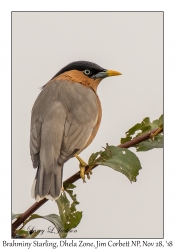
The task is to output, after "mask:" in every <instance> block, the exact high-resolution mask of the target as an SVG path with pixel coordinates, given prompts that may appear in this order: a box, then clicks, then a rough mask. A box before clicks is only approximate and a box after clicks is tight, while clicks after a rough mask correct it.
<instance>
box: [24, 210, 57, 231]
mask: <svg viewBox="0 0 175 250" xmlns="http://www.w3.org/2000/svg"><path fill="white" fill-rule="evenodd" d="M34 219H45V220H48V221H50V222H51V223H52V224H53V225H54V226H55V227H56V229H57V231H58V230H59V229H60V228H61V227H62V224H61V221H60V217H59V216H58V215H57V214H49V215H45V216H41V215H38V214H32V215H31V216H30V217H29V219H27V220H26V221H25V222H24V225H23V226H25V225H26V224H27V223H28V222H29V221H31V220H34Z"/></svg>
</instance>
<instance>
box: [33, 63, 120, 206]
mask: <svg viewBox="0 0 175 250" xmlns="http://www.w3.org/2000/svg"><path fill="white" fill-rule="evenodd" d="M117 75H121V73H119V72H117V71H113V70H106V69H104V68H102V67H100V66H99V65H97V64H95V63H92V62H87V61H77V62H73V63H70V64H68V65H67V66H65V67H64V68H62V69H61V70H60V71H59V72H58V73H57V74H56V75H55V76H54V77H53V78H52V79H51V80H50V81H49V82H48V83H47V84H45V85H44V86H43V87H42V90H41V92H40V94H39V95H38V97H37V99H36V101H35V103H34V105H33V108H32V116H31V130H30V154H31V159H32V162H33V167H34V168H37V173H36V177H35V180H34V183H33V186H32V197H33V198H35V199H36V201H40V200H41V199H43V198H44V197H46V198H47V199H50V200H55V199H57V198H58V197H59V196H60V194H61V191H62V175H63V165H64V163H65V162H66V161H68V160H69V159H70V158H71V157H76V158H77V159H78V160H79V162H80V175H81V177H82V179H83V180H85V173H84V169H85V166H86V165H87V164H86V163H85V162H84V161H83V160H82V159H81V158H80V157H79V155H78V154H79V153H80V152H81V151H82V150H84V149H85V148H86V147H87V146H88V145H89V144H90V143H91V142H92V141H93V139H94V137H95V136H96V134H97V131H98V128H99V125H100V121H101V116H102V110H101V105H100V100H99V97H98V95H97V92H96V91H97V87H98V84H99V83H100V82H101V80H103V79H104V78H105V77H108V76H117Z"/></svg>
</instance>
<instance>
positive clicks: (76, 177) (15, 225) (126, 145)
mask: <svg viewBox="0 0 175 250" xmlns="http://www.w3.org/2000/svg"><path fill="white" fill-rule="evenodd" d="M155 132H158V133H161V132H162V131H159V128H158V129H154V130H152V131H150V132H148V133H146V134H144V135H141V136H138V137H136V138H134V139H133V140H131V141H128V142H125V143H123V144H120V145H118V146H117V147H120V148H129V147H133V146H135V145H137V144H138V143H140V142H142V141H145V140H147V139H149V138H150V137H151V136H152V135H153V134H155ZM158 133H156V134H158ZM97 166H98V165H95V166H93V168H92V169H94V168H96V167H97ZM88 168H89V167H88V166H86V169H85V171H87V170H88ZM79 179H80V171H79V172H77V173H76V174H74V175H72V176H71V177H70V178H68V179H67V180H65V181H64V182H63V185H64V184H70V183H74V182H76V181H77V180H79ZM47 201H48V199H46V198H44V199H43V200H41V201H39V202H35V203H34V204H33V205H32V206H31V207H30V208H29V209H28V210H27V211H25V212H24V213H23V214H22V215H21V216H20V217H19V218H18V219H17V220H16V221H15V222H14V223H13V224H12V237H15V235H16V234H15V230H16V229H17V228H18V227H19V226H20V225H21V224H22V223H23V222H24V221H25V220H26V219H27V218H28V217H29V216H30V215H31V214H33V213H34V212H35V211H36V210H37V209H38V208H39V207H41V206H42V205H43V204H44V203H46V202H47Z"/></svg>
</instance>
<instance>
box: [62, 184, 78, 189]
mask: <svg viewBox="0 0 175 250" xmlns="http://www.w3.org/2000/svg"><path fill="white" fill-rule="evenodd" d="M63 184H64V183H63ZM74 188H76V186H75V185H74V184H73V183H66V184H64V189H65V190H66V189H74Z"/></svg>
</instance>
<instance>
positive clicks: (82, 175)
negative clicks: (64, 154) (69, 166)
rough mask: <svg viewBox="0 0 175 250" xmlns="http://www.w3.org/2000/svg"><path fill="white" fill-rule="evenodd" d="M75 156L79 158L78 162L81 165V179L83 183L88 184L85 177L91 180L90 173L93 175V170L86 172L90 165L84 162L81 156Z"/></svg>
mask: <svg viewBox="0 0 175 250" xmlns="http://www.w3.org/2000/svg"><path fill="white" fill-rule="evenodd" d="M74 156H75V157H76V158H77V160H78V161H79V162H80V165H79V166H80V177H81V178H82V179H83V182H86V181H85V175H87V178H88V179H90V175H89V173H90V174H92V171H91V170H90V171H89V169H88V170H87V171H85V170H86V167H87V166H88V164H87V163H86V162H85V161H83V160H82V159H81V158H80V156H79V155H77V154H75V155H74Z"/></svg>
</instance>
